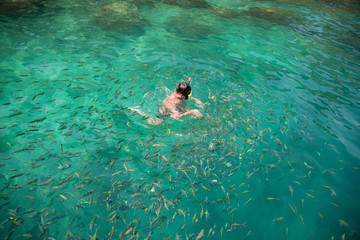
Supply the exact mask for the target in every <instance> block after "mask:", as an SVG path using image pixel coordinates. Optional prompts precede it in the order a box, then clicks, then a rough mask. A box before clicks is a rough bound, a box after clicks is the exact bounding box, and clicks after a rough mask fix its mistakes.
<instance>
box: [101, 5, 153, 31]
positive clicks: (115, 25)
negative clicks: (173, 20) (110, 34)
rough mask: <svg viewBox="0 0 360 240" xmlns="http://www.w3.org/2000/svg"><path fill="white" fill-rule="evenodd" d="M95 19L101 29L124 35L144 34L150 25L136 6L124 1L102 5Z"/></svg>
mask: <svg viewBox="0 0 360 240" xmlns="http://www.w3.org/2000/svg"><path fill="white" fill-rule="evenodd" d="M94 17H95V20H96V24H97V25H98V26H99V27H101V28H103V29H105V30H110V31H115V32H120V33H123V34H142V33H143V32H144V31H145V30H144V27H145V26H147V25H150V23H149V21H147V20H146V19H144V18H143V17H142V16H141V15H140V14H139V12H138V8H137V7H136V5H134V4H132V3H129V2H124V1H118V2H105V3H103V4H101V6H100V9H99V10H98V11H97V12H96V13H95V14H94Z"/></svg>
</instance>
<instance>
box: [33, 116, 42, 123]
mask: <svg viewBox="0 0 360 240" xmlns="http://www.w3.org/2000/svg"><path fill="white" fill-rule="evenodd" d="M45 119H46V117H42V118H38V119H35V120H32V121H31V122H30V123H37V122H42V121H44V120H45Z"/></svg>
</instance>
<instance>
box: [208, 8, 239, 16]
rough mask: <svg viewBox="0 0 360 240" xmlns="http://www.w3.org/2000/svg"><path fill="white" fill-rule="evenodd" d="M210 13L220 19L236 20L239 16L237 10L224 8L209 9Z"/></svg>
mask: <svg viewBox="0 0 360 240" xmlns="http://www.w3.org/2000/svg"><path fill="white" fill-rule="evenodd" d="M210 13H211V14H213V15H215V16H218V17H222V18H238V17H240V16H241V12H240V11H239V10H236V9H230V8H224V7H213V8H211V9H210Z"/></svg>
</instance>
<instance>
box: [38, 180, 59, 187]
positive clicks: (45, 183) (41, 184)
mask: <svg viewBox="0 0 360 240" xmlns="http://www.w3.org/2000/svg"><path fill="white" fill-rule="evenodd" d="M54 179H55V178H49V179H48V180H46V181H44V182H42V183H40V184H38V186H46V185H49V184H50V183H51V182H52V181H54Z"/></svg>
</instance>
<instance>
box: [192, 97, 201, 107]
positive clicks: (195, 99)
mask: <svg viewBox="0 0 360 240" xmlns="http://www.w3.org/2000/svg"><path fill="white" fill-rule="evenodd" d="M190 99H192V100H194V101H195V104H196V105H198V106H199V107H201V108H203V107H204V106H203V104H202V102H201V101H200V100H199V99H197V98H194V97H193V96H191V97H190Z"/></svg>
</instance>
